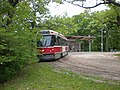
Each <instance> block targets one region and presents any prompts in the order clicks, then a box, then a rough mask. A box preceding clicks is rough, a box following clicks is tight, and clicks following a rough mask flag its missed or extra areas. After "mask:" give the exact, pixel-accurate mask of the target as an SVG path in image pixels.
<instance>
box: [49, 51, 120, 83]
mask: <svg viewBox="0 0 120 90" xmlns="http://www.w3.org/2000/svg"><path fill="white" fill-rule="evenodd" d="M118 53H120V52H103V53H102V52H70V53H69V55H68V56H66V57H64V58H61V59H60V60H57V61H55V62H50V64H52V65H53V66H54V67H56V68H64V69H67V70H70V71H74V72H77V73H80V74H87V75H92V76H98V77H103V78H104V79H107V80H117V81H120V58H119V57H117V56H115V55H114V54H118Z"/></svg>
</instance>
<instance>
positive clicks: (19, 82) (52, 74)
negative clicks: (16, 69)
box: [0, 62, 120, 90]
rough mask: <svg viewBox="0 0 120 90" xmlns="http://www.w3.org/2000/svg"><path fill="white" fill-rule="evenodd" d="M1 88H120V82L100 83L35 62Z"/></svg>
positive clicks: (16, 89) (23, 89) (47, 89)
mask: <svg viewBox="0 0 120 90" xmlns="http://www.w3.org/2000/svg"><path fill="white" fill-rule="evenodd" d="M0 90H120V83H118V84H108V83H99V82H94V81H92V80H87V79H85V78H81V77H80V75H77V74H74V73H72V72H68V71H65V70H61V71H57V69H54V68H53V67H52V66H50V65H49V64H47V63H46V62H44V63H34V64H32V65H30V66H28V67H26V68H24V69H23V71H22V72H21V73H20V74H19V75H18V76H16V77H15V78H14V79H13V80H11V81H9V82H6V83H4V84H3V85H0Z"/></svg>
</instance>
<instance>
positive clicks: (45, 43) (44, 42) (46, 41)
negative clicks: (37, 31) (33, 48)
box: [41, 35, 51, 47]
mask: <svg viewBox="0 0 120 90" xmlns="http://www.w3.org/2000/svg"><path fill="white" fill-rule="evenodd" d="M41 43H42V46H44V47H45V46H46V47H48V46H50V45H51V36H48V35H45V36H43V38H42V40H41Z"/></svg>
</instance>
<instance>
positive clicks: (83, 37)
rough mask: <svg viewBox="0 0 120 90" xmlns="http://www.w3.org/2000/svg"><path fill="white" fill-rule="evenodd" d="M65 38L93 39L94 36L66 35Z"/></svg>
mask: <svg viewBox="0 0 120 90" xmlns="http://www.w3.org/2000/svg"><path fill="white" fill-rule="evenodd" d="M66 38H67V39H69V40H70V39H80V40H93V39H94V38H95V37H94V36H66Z"/></svg>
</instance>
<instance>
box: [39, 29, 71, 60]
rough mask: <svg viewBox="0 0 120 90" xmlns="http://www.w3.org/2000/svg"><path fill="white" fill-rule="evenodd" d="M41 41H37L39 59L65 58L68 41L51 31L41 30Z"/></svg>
mask: <svg viewBox="0 0 120 90" xmlns="http://www.w3.org/2000/svg"><path fill="white" fill-rule="evenodd" d="M40 33H41V34H42V39H41V40H40V41H38V49H39V50H40V54H41V55H39V58H40V59H42V60H54V59H59V58H61V57H63V56H66V55H67V54H68V51H69V46H68V39H67V38H66V37H65V36H63V35H62V34H60V33H58V32H56V31H53V30H42V31H41V32H40Z"/></svg>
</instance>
